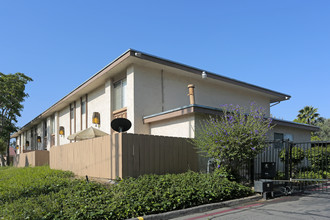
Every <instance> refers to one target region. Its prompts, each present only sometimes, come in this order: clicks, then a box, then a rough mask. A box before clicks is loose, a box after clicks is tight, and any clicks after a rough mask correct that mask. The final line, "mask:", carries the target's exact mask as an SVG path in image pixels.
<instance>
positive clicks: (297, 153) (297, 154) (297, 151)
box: [280, 146, 305, 165]
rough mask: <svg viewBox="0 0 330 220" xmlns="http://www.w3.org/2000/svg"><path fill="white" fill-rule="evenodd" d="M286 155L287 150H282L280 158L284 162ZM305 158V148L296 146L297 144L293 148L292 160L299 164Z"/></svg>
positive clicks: (294, 163)
mask: <svg viewBox="0 0 330 220" xmlns="http://www.w3.org/2000/svg"><path fill="white" fill-rule="evenodd" d="M285 156H286V150H285V149H283V150H282V151H281V152H280V159H281V161H282V162H284V161H285ZM304 158H305V151H304V150H302V149H301V148H299V147H296V146H295V147H293V148H292V149H291V161H292V163H293V165H297V164H299V163H300V162H301V161H302V160H303V159H304Z"/></svg>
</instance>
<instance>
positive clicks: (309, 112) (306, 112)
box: [296, 106, 320, 125]
mask: <svg viewBox="0 0 330 220" xmlns="http://www.w3.org/2000/svg"><path fill="white" fill-rule="evenodd" d="M319 117H320V114H319V113H317V108H314V107H312V106H305V107H304V108H303V109H301V110H300V111H299V114H298V115H297V120H296V121H299V122H301V123H305V124H310V125H314V124H315V123H316V121H317V119H318V118H319Z"/></svg>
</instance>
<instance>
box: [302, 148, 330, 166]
mask: <svg viewBox="0 0 330 220" xmlns="http://www.w3.org/2000/svg"><path fill="white" fill-rule="evenodd" d="M307 157H308V160H309V161H310V162H311V165H312V168H313V169H318V170H330V146H328V147H323V146H316V147H312V148H311V149H309V150H308V152H307Z"/></svg>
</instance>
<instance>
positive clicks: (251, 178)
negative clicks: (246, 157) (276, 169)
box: [250, 158, 254, 183]
mask: <svg viewBox="0 0 330 220" xmlns="http://www.w3.org/2000/svg"><path fill="white" fill-rule="evenodd" d="M250 180H251V183H253V182H254V158H251V159H250Z"/></svg>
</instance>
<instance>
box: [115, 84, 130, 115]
mask: <svg viewBox="0 0 330 220" xmlns="http://www.w3.org/2000/svg"><path fill="white" fill-rule="evenodd" d="M126 86H127V80H126V78H125V79H122V80H119V81H117V82H115V83H114V84H113V93H114V96H113V98H114V103H113V104H114V108H113V109H114V110H117V109H121V108H124V107H126Z"/></svg>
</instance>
